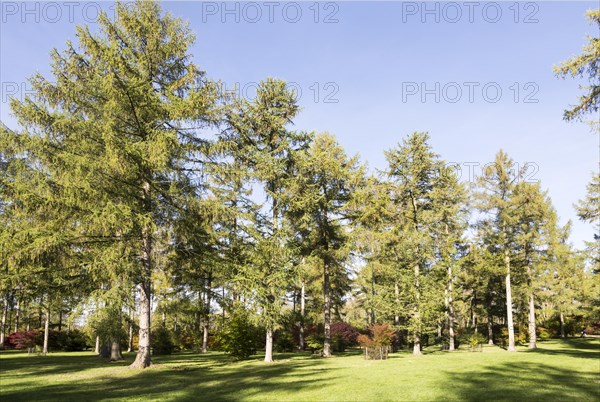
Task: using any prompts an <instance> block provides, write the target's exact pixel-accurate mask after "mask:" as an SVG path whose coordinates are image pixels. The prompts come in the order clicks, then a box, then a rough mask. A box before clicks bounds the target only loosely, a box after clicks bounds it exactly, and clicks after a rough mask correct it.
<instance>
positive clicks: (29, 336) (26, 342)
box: [4, 329, 43, 350]
mask: <svg viewBox="0 0 600 402" xmlns="http://www.w3.org/2000/svg"><path fill="white" fill-rule="evenodd" d="M39 332H40V331H38V330H37V329H34V330H31V331H19V332H13V333H12V334H10V335H9V336H7V337H6V339H5V340H4V345H5V346H6V347H9V348H11V349H19V350H22V349H29V348H34V347H35V346H36V338H38V336H37V334H38V333H39ZM42 336H43V333H42ZM42 339H43V338H42Z"/></svg>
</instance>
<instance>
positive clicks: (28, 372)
mask: <svg viewBox="0 0 600 402" xmlns="http://www.w3.org/2000/svg"><path fill="white" fill-rule="evenodd" d="M133 357H134V355H133V354H126V356H125V358H126V360H125V361H124V362H118V363H107V362H105V361H103V360H102V359H100V358H99V357H97V356H95V355H93V354H92V353H90V352H78V353H53V354H50V355H48V356H28V355H27V354H26V353H20V352H11V351H8V352H1V353H0V400H2V401H17V400H27V401H32V400H60V401H65V400H73V401H90V400H144V401H146V400H161V401H174V400H210V401H215V400H277V401H280V400H290V401H300V400H302V401H321V400H328V401H329V400H331V401H342V400H343V401H383V400H406V401H419V400H420V401H423V400H427V401H429V400H444V401H446V400H464V401H483V400H511V401H532V400H540V401H541V400H544V401H552V400H589V401H597V400H600V382H599V380H600V340H599V339H592V338H587V339H573V340H566V341H558V340H553V341H547V342H542V343H540V348H539V349H538V350H536V351H528V350H526V349H525V348H520V349H519V351H518V352H517V353H507V352H506V351H504V350H503V349H500V348H498V347H495V346H484V348H483V351H482V352H481V353H479V352H473V353H472V352H467V351H456V352H441V351H437V350H436V349H435V348H430V349H429V350H426V353H425V355H424V356H420V357H413V356H412V355H410V354H408V353H402V352H401V353H395V354H391V355H390V358H389V359H388V360H386V361H365V360H363V358H362V356H361V355H360V354H359V353H346V354H343V355H341V356H336V357H333V358H330V359H321V358H314V357H311V356H310V355H308V354H279V355H276V358H277V361H276V362H275V363H273V364H265V363H263V362H262V361H260V359H261V357H260V356H256V357H255V358H253V359H249V360H246V361H242V362H233V361H231V360H229V359H228V358H227V357H226V356H224V355H223V354H219V353H210V354H205V355H199V354H192V353H181V354H175V355H172V356H155V357H154V358H153V361H154V365H153V366H152V367H151V368H149V369H146V370H142V371H140V370H131V369H129V368H128V367H127V364H129V363H130V362H131V361H132V360H133Z"/></svg>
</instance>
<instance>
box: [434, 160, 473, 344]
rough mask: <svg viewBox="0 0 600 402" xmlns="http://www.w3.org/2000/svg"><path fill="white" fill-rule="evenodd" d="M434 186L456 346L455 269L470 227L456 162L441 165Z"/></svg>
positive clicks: (449, 324)
mask: <svg viewBox="0 0 600 402" xmlns="http://www.w3.org/2000/svg"><path fill="white" fill-rule="evenodd" d="M438 169H439V173H438V177H437V180H436V182H435V187H434V188H433V197H432V198H433V200H434V211H435V215H436V223H434V225H433V227H432V229H433V236H434V238H435V247H436V250H437V252H436V253H437V258H438V260H439V264H440V265H441V266H442V268H443V269H444V271H445V272H446V281H445V282H446V286H445V290H444V295H445V308H446V321H447V323H446V325H447V329H448V340H449V345H448V348H449V350H454V349H455V346H454V336H455V327H454V323H455V313H454V293H455V291H454V282H455V276H456V273H455V272H453V269H455V268H456V267H458V260H459V259H460V257H461V245H462V243H463V234H464V232H465V230H466V227H467V192H466V189H465V187H464V186H463V185H462V184H461V183H460V182H459V181H458V176H457V175H456V170H455V168H454V167H453V166H448V165H444V166H440V167H439V168H438Z"/></svg>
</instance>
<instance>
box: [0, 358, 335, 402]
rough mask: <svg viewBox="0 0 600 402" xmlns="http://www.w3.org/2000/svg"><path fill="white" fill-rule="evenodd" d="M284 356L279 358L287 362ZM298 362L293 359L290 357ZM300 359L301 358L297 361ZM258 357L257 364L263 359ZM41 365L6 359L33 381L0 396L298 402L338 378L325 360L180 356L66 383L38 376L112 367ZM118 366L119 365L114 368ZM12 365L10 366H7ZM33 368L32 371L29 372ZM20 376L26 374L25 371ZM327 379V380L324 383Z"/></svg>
mask: <svg viewBox="0 0 600 402" xmlns="http://www.w3.org/2000/svg"><path fill="white" fill-rule="evenodd" d="M133 357H134V354H131V355H129V356H127V357H126V361H124V362H119V363H118V365H119V366H126V365H127V364H129V363H130V362H131V361H132V360H133ZM282 357H286V356H285V355H284V356H278V358H279V359H281V358H282ZM289 357H292V356H289ZM294 357H296V356H294ZM261 358H262V357H261V356H256V359H257V360H258V359H261ZM40 359H41V360H40V362H39V364H40V365H42V364H44V363H45V364H47V365H48V366H49V367H47V368H43V367H41V366H40V365H38V364H36V365H35V366H33V367H32V366H31V363H32V361H31V360H30V359H21V360H25V361H26V360H29V362H27V361H26V362H17V359H14V360H15V361H11V360H13V359H6V360H3V363H7V364H3V366H4V367H2V372H3V373H4V374H6V373H10V372H11V371H12V370H13V369H14V370H19V369H23V370H25V371H26V372H27V371H29V370H28V368H31V372H32V374H33V373H35V374H33V375H32V376H31V379H30V380H29V379H28V380H26V381H19V383H18V385H17V387H15V388H13V389H11V390H9V391H8V392H7V391H6V390H5V391H0V397H1V399H2V400H6V401H17V400H27V401H32V400H60V401H66V400H68V401H75V400H76V401H83V400H85V401H90V400H99V399H108V398H114V399H119V400H120V399H129V398H133V399H137V398H140V399H144V400H158V399H160V400H164V399H165V398H168V399H177V400H211V401H214V400H236V399H238V400H239V399H241V398H242V397H245V398H248V397H258V398H260V396H261V395H265V397H267V396H269V395H271V394H272V393H274V392H275V393H277V392H281V393H283V394H285V395H287V398H288V399H293V395H294V392H298V391H301V390H304V389H307V388H309V387H319V386H321V383H322V382H324V381H332V380H335V378H334V377H333V376H332V375H331V374H332V373H329V371H330V370H329V369H326V368H325V367H323V364H322V363H323V361H322V360H320V359H311V358H306V357H305V356H304V357H301V358H300V359H294V358H291V359H289V360H278V361H276V362H275V363H273V364H262V363H259V362H255V361H252V360H254V358H251V359H250V361H241V362H232V361H231V360H230V359H228V358H227V357H226V356H224V355H218V354H208V355H198V354H176V355H171V356H160V357H158V356H157V357H155V358H153V361H154V362H155V363H156V364H154V365H153V367H151V368H149V369H146V370H143V371H133V370H132V371H127V368H125V367H123V368H122V369H120V371H119V372H113V373H110V372H106V373H105V372H99V373H98V376H94V377H93V378H89V377H88V378H87V379H82V380H80V381H77V379H74V380H73V381H72V382H68V383H60V384H52V383H50V384H48V383H45V384H44V383H40V382H38V381H36V377H37V376H38V375H41V373H42V372H43V374H44V375H48V374H60V375H65V374H68V373H73V374H74V373H75V372H81V371H86V370H89V369H95V368H98V367H104V368H106V367H110V366H108V364H107V363H106V362H102V361H100V359H98V357H96V356H91V357H88V356H54V357H52V360H50V359H47V358H46V360H45V362H44V358H43V357H41V358H40ZM112 364H115V363H112ZM7 366H8V367H7ZM24 366H28V367H24ZM19 375H21V376H22V375H23V372H22V371H21V373H20V374H19ZM324 377H326V378H324Z"/></svg>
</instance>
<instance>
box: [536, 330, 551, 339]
mask: <svg viewBox="0 0 600 402" xmlns="http://www.w3.org/2000/svg"><path fill="white" fill-rule="evenodd" d="M536 330H537V336H538V337H539V339H540V340H541V341H547V340H548V339H550V338H552V333H551V332H550V331H549V330H548V329H547V328H544V327H537V328H536Z"/></svg>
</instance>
